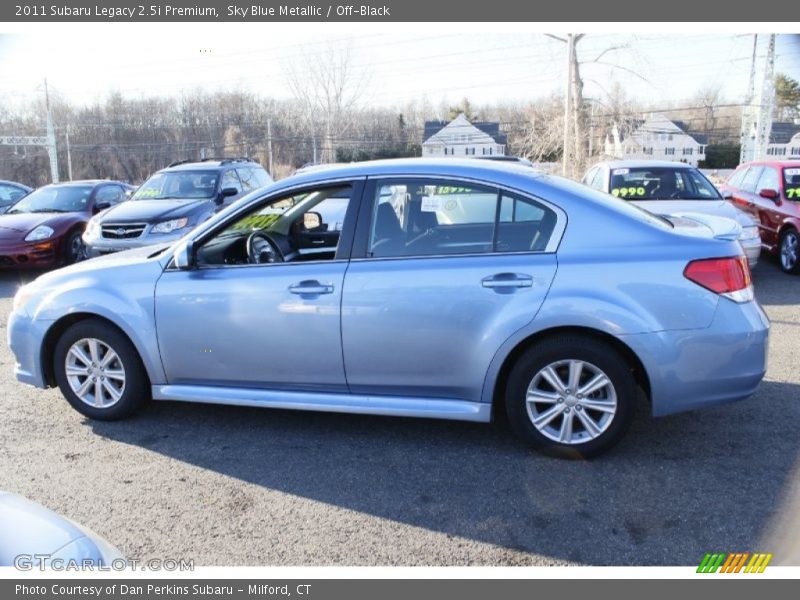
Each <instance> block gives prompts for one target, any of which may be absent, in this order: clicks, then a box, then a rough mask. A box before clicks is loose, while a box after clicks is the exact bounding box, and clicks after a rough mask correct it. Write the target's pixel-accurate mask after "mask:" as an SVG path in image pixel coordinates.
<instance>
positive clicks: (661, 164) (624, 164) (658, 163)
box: [595, 160, 696, 169]
mask: <svg viewBox="0 0 800 600" xmlns="http://www.w3.org/2000/svg"><path fill="white" fill-rule="evenodd" d="M595 166H604V167H608V168H609V169H625V168H627V169H648V168H667V169H695V168H696V167H693V166H692V165H689V164H687V163H682V162H677V161H671V160H610V161H603V162H599V163H597V164H596V165H595Z"/></svg>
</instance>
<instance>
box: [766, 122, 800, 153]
mask: <svg viewBox="0 0 800 600" xmlns="http://www.w3.org/2000/svg"><path fill="white" fill-rule="evenodd" d="M767 158H774V159H775V160H797V159H800V122H796V123H773V124H772V128H771V129H770V132H769V145H768V146H767Z"/></svg>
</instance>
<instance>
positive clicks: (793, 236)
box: [779, 228, 800, 273]
mask: <svg viewBox="0 0 800 600" xmlns="http://www.w3.org/2000/svg"><path fill="white" fill-rule="evenodd" d="M779 259H780V263H781V269H783V271H784V272H785V273H797V272H798V270H800V267H799V266H800V236H798V233H797V230H795V229H792V228H789V229H787V230H786V231H784V232H783V235H781V241H780V246H779Z"/></svg>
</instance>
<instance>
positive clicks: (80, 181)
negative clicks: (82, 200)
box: [43, 179, 131, 187]
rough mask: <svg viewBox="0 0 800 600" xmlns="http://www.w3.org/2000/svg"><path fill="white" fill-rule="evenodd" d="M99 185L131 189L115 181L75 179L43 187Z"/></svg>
mask: <svg viewBox="0 0 800 600" xmlns="http://www.w3.org/2000/svg"><path fill="white" fill-rule="evenodd" d="M101 183H115V184H117V185H124V186H128V187H131V185H130V184H129V183H125V182H124V181H116V180H115V179H76V180H74V181H59V182H58V183H48V184H47V185H45V186H43V187H51V186H59V187H69V186H84V185H100V184H101Z"/></svg>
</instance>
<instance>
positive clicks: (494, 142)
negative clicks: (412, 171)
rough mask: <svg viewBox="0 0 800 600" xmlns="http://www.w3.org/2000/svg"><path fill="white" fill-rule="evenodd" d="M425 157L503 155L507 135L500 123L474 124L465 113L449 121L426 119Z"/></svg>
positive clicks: (424, 135)
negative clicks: (502, 130)
mask: <svg viewBox="0 0 800 600" xmlns="http://www.w3.org/2000/svg"><path fill="white" fill-rule="evenodd" d="M423 140H424V141H423V142H422V156H497V155H499V156H503V155H505V153H506V136H505V134H504V133H501V132H500V124H499V123H477V122H476V123H470V122H469V121H468V120H467V117H466V116H464V114H463V113H462V114H460V115H458V116H457V117H456V118H455V119H453V120H452V121H450V122H449V123H448V122H446V121H426V122H425V132H424V134H423Z"/></svg>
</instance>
